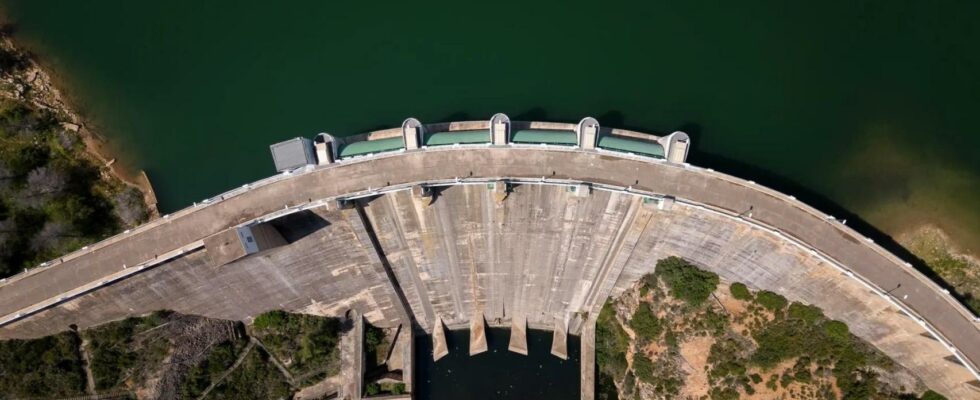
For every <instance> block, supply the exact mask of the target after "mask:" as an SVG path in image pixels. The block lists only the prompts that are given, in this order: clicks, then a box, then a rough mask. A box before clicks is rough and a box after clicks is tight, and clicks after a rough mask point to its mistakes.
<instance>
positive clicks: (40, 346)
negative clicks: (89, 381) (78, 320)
mask: <svg viewBox="0 0 980 400" xmlns="http://www.w3.org/2000/svg"><path fill="white" fill-rule="evenodd" d="M80 344H81V340H80V339H79V337H78V335H77V334H76V333H75V332H71V331H69V332H63V333H59V334H57V335H52V336H46V337H43V338H40V339H32V340H16V339H15V340H6V341H0V399H14V398H36V397H41V398H57V397H70V396H77V395H82V394H85V372H84V370H83V369H82V358H81V355H80V354H79V351H78V349H79V345H80Z"/></svg>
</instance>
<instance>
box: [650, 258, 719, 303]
mask: <svg viewBox="0 0 980 400" xmlns="http://www.w3.org/2000/svg"><path fill="white" fill-rule="evenodd" d="M656 274H657V276H659V277H661V278H663V280H664V282H665V283H666V284H667V287H669V288H670V291H671V293H672V294H673V295H674V297H676V298H678V299H680V300H683V301H685V302H687V303H688V304H690V305H692V306H699V305H701V304H702V303H704V301H705V300H707V299H708V296H710V295H711V293H712V292H714V291H715V288H717V287H718V282H719V280H718V275H717V274H715V273H713V272H708V271H705V270H702V269H700V268H698V267H695V266H694V265H691V264H690V263H688V262H687V261H686V260H684V259H682V258H680V257H667V258H665V259H663V260H660V261H658V262H657V269H656Z"/></svg>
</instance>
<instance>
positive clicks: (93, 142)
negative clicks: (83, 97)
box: [0, 29, 159, 219]
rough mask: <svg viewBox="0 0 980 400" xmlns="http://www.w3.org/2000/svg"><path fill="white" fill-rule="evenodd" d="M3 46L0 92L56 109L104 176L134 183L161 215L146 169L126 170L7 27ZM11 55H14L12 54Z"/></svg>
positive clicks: (0, 42)
mask: <svg viewBox="0 0 980 400" xmlns="http://www.w3.org/2000/svg"><path fill="white" fill-rule="evenodd" d="M0 50H2V51H3V53H4V54H5V55H6V54H9V55H11V56H10V57H7V56H5V57H4V58H5V59H4V60H0V64H3V65H0V69H2V70H0V96H2V97H5V98H9V99H12V100H15V101H22V102H26V103H29V104H31V105H33V106H35V107H37V108H39V109H44V110H48V111H50V112H52V113H54V114H55V115H56V116H57V117H58V119H59V121H61V125H62V127H63V128H64V129H65V130H67V131H71V132H74V133H75V134H77V135H78V136H79V137H80V138H81V139H82V141H83V142H84V144H85V149H86V151H85V155H86V156H87V157H88V158H90V160H91V161H92V162H93V163H94V164H96V165H99V166H101V168H100V169H101V170H102V178H103V179H104V180H107V181H110V182H111V181H117V182H121V183H122V184H124V185H126V186H130V187H134V188H136V189H137V190H139V191H140V192H141V193H142V194H143V202H144V203H145V205H146V208H147V210H148V211H149V214H150V218H151V219H154V218H157V217H158V216H159V211H158V210H157V199H156V194H155V193H154V191H153V186H152V185H151V184H150V180H149V178H148V177H147V175H146V172H145V171H142V170H140V171H129V170H126V169H125V168H124V167H123V166H122V165H121V163H117V162H116V158H115V157H113V156H112V155H111V154H110V152H109V150H108V147H109V146H108V143H107V141H106V140H105V138H103V137H102V136H100V135H99V134H98V133H96V132H94V131H93V129H91V128H90V124H88V123H87V122H86V121H85V119H84V118H83V117H82V116H81V115H80V114H79V113H78V112H77V111H75V109H74V108H72V107H71V105H70V104H69V102H68V101H67V100H66V98H65V96H64V95H63V94H62V93H61V91H59V90H58V88H57V86H56V85H55V84H54V80H53V79H52V77H51V74H49V73H48V72H47V71H45V70H44V69H43V68H42V67H41V66H40V65H39V64H38V62H37V61H36V60H35V58H34V57H33V56H32V55H31V54H30V53H29V52H26V51H24V50H23V49H21V48H20V47H18V46H17V44H16V43H15V42H14V41H13V40H12V39H11V37H10V36H9V34H8V32H7V29H2V32H0ZM11 57H12V58H11Z"/></svg>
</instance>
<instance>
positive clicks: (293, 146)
mask: <svg viewBox="0 0 980 400" xmlns="http://www.w3.org/2000/svg"><path fill="white" fill-rule="evenodd" d="M269 150H270V151H271V152H272V161H273V162H274V163H275V164H276V171H279V172H283V171H289V170H293V169H296V168H300V167H304V166H307V165H316V153H315V152H314V151H313V141H311V140H310V139H307V138H300V137H298V138H293V139H289V140H287V141H284V142H279V143H276V144H274V145H272V146H269Z"/></svg>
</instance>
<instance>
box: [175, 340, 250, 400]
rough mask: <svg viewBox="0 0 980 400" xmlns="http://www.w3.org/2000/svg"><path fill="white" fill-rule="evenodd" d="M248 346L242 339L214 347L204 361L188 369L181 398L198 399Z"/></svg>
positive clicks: (181, 385) (181, 388)
mask: <svg viewBox="0 0 980 400" xmlns="http://www.w3.org/2000/svg"><path fill="white" fill-rule="evenodd" d="M247 344H248V340H247V339H241V340H237V341H224V342H221V343H219V344H218V345H216V346H214V347H212V348H211V349H210V351H209V352H208V355H207V357H206V358H205V359H204V360H202V361H201V362H200V363H198V364H197V365H194V366H192V367H191V368H190V369H188V371H187V375H185V377H184V380H183V381H182V382H181V383H180V394H181V398H184V399H196V398H198V397H199V396H200V395H201V394H202V393H204V390H205V389H207V387H208V386H210V385H211V383H212V382H215V381H216V380H217V379H218V378H220V377H221V375H222V374H224V372H225V371H227V370H228V368H231V366H232V365H233V364H234V363H235V360H237V359H238V357H239V356H240V354H241V352H242V350H243V349H244V348H245V347H246V345H247Z"/></svg>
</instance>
